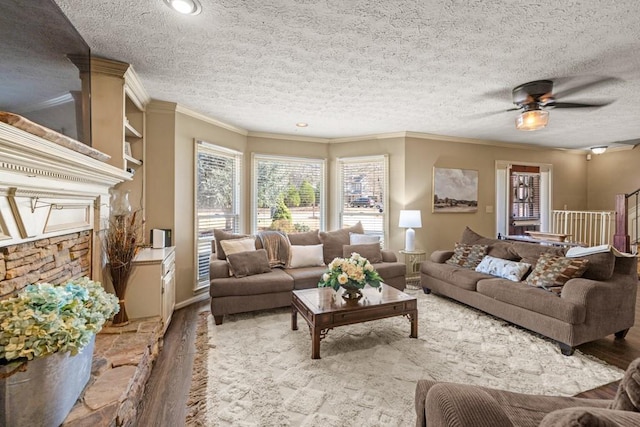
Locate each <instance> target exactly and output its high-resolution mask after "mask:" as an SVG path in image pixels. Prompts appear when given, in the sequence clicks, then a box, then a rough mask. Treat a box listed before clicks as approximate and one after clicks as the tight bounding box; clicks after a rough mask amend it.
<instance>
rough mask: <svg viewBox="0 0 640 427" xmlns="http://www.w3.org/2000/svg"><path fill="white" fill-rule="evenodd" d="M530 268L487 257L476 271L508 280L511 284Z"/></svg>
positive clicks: (526, 265)
mask: <svg viewBox="0 0 640 427" xmlns="http://www.w3.org/2000/svg"><path fill="white" fill-rule="evenodd" d="M530 268H531V264H527V263H526V262H515V261H509V260H506V259H502V258H496V257H492V256H489V255H487V256H486V257H484V258H483V259H482V261H481V262H480V264H478V266H477V267H476V271H477V272H479V273H487V274H491V275H492V276H498V277H502V278H504V279H509V280H511V281H512V282H519V281H520V280H522V278H523V277H524V275H525V274H527V271H529V269H530Z"/></svg>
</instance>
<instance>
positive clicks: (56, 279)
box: [0, 122, 162, 427]
mask: <svg viewBox="0 0 640 427" xmlns="http://www.w3.org/2000/svg"><path fill="white" fill-rule="evenodd" d="M130 179H131V175H130V174H129V173H127V172H125V171H123V170H121V169H118V168H116V167H114V166H111V165H109V164H107V163H103V162H101V161H99V160H96V159H94V158H91V157H89V156H87V155H85V154H81V153H79V152H77V151H74V150H72V149H69V148H66V147H63V146H60V145H57V144H55V143H53V142H51V141H48V140H45V139H43V138H40V137H38V136H36V135H33V134H30V133H28V132H25V131H23V130H20V129H17V128H14V127H13V126H11V125H8V124H6V123H2V122H0V298H3V297H7V296H10V295H13V294H14V293H15V292H17V291H19V290H20V289H22V288H23V287H25V286H26V285H28V284H29V283H33V282H50V283H60V282H64V281H65V280H67V279H70V278H74V277H80V276H89V277H90V278H91V279H93V280H95V281H99V282H102V283H104V280H103V274H104V270H105V268H104V267H105V259H104V257H103V255H102V245H101V242H100V231H101V230H103V228H104V227H105V226H106V225H107V224H108V218H109V196H110V195H109V189H110V188H111V187H113V186H115V185H117V184H119V183H121V182H124V181H127V180H130ZM161 326H162V322H161V321H160V318H159V317H157V318H147V319H141V320H136V321H132V322H131V324H129V325H128V326H126V327H124V328H123V327H120V328H116V327H110V326H107V327H105V328H104V329H103V331H102V332H101V333H100V334H98V337H97V338H96V349H95V352H94V357H93V364H92V373H91V379H90V381H89V383H88V384H87V387H86V388H85V390H84V392H83V395H82V396H81V398H80V399H79V400H78V402H77V403H76V405H75V406H74V408H73V410H72V411H71V413H70V414H69V416H68V417H67V420H66V421H65V422H64V424H63V425H64V426H65V427H66V426H69V427H78V426H124V425H134V424H135V420H136V415H137V406H138V404H139V402H140V400H141V398H142V394H143V391H144V386H145V384H146V381H147V379H148V378H149V375H150V373H151V368H152V365H153V362H154V361H155V359H156V357H157V354H158V351H159V347H160V346H161V339H162V328H161Z"/></svg>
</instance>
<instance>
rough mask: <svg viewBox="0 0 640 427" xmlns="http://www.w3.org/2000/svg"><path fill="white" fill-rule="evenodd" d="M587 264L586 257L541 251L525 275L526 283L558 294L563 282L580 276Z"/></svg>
mask: <svg viewBox="0 0 640 427" xmlns="http://www.w3.org/2000/svg"><path fill="white" fill-rule="evenodd" d="M588 264H589V261H588V260H586V259H581V258H566V257H563V256H559V255H553V254H549V253H543V254H541V255H540V257H539V258H538V262H537V263H536V266H535V268H534V269H533V271H532V272H531V274H530V275H529V277H527V285H529V286H535V287H538V288H543V289H545V290H547V291H550V292H554V293H557V294H560V292H562V287H563V286H564V284H565V283H567V281H569V279H574V278H576V277H580V276H582V274H583V273H584V272H585V270H586V269H587V265H588Z"/></svg>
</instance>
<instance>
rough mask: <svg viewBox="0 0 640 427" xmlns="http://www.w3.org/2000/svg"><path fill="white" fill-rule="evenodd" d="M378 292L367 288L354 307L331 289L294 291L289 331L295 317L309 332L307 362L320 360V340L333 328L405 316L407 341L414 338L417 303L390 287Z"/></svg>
mask: <svg viewBox="0 0 640 427" xmlns="http://www.w3.org/2000/svg"><path fill="white" fill-rule="evenodd" d="M381 286H382V292H380V291H379V290H378V289H377V288H371V287H369V286H367V287H366V288H364V289H363V290H362V295H363V297H362V299H360V301H358V303H357V304H353V303H347V302H346V301H344V300H343V299H342V291H338V292H335V291H334V290H333V289H332V288H311V289H302V290H294V291H293V297H292V303H291V329H292V330H294V331H296V330H298V313H300V315H301V316H302V317H303V318H304V320H306V321H307V323H308V324H309V329H310V332H311V358H312V359H320V340H321V339H323V338H324V337H326V335H327V332H329V330H330V329H333V328H335V327H337V326H344V325H351V324H354V323H361V322H368V321H370V320H378V319H384V318H385V317H394V316H406V317H407V318H408V319H409V321H410V322H411V334H410V335H409V337H411V338H418V302H417V300H416V299H415V297H412V296H411V295H407V294H405V293H404V292H401V291H399V290H397V289H396V288H394V287H392V286H388V285H385V284H382V285H381Z"/></svg>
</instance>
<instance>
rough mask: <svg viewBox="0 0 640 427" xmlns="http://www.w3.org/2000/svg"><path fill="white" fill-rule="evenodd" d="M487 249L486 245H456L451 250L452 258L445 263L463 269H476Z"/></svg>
mask: <svg viewBox="0 0 640 427" xmlns="http://www.w3.org/2000/svg"><path fill="white" fill-rule="evenodd" d="M487 248H488V246H487V245H465V244H464V243H456V247H455V248H454V249H453V256H452V257H451V258H449V259H448V260H447V261H445V262H446V263H447V264H451V265H457V266H459V267H464V268H476V267H477V266H478V264H480V261H482V258H484V256H485V255H486V254H487Z"/></svg>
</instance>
